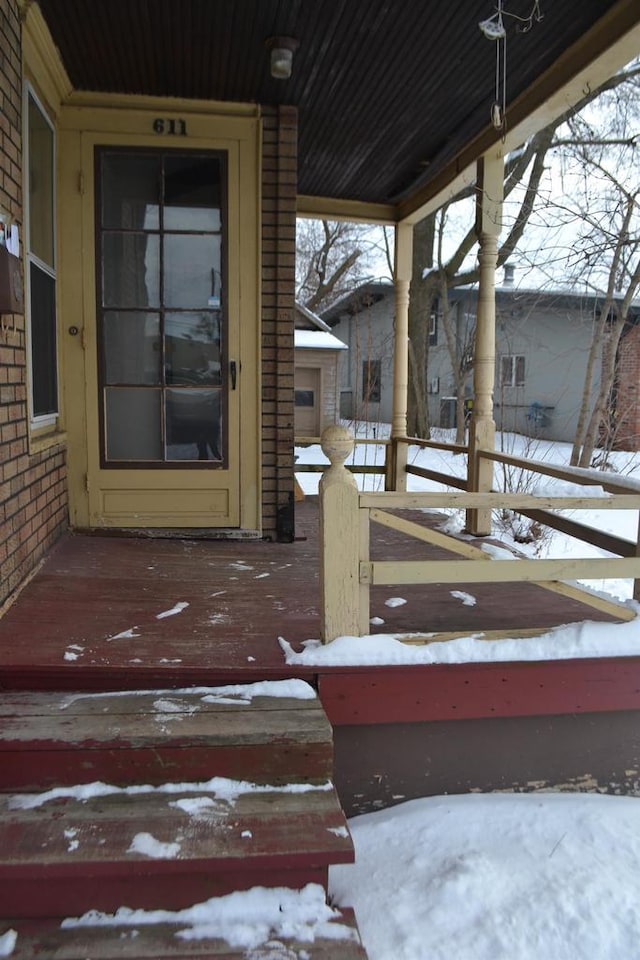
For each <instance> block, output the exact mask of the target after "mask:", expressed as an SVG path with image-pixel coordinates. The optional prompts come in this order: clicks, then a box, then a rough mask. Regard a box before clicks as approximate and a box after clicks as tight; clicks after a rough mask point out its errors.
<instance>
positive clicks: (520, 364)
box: [515, 357, 524, 387]
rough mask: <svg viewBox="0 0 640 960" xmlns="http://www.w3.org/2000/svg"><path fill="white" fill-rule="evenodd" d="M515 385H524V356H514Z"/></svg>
mask: <svg viewBox="0 0 640 960" xmlns="http://www.w3.org/2000/svg"><path fill="white" fill-rule="evenodd" d="M515 360H516V386H517V387H522V386H523V385H524V357H516V358H515Z"/></svg>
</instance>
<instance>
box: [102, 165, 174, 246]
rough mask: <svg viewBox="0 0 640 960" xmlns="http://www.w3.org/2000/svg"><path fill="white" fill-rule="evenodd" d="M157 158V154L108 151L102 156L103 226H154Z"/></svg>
mask: <svg viewBox="0 0 640 960" xmlns="http://www.w3.org/2000/svg"><path fill="white" fill-rule="evenodd" d="M159 192H160V161H159V158H158V157H152V156H143V155H135V154H134V155H132V154H126V155H125V154H120V153H111V154H106V155H105V156H103V158H102V226H103V227H105V228H107V229H108V228H111V229H117V228H118V227H121V228H124V229H127V230H157V229H158V228H159V226H160V215H159V210H160V206H159Z"/></svg>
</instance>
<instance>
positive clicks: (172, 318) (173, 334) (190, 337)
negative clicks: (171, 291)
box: [164, 312, 222, 386]
mask: <svg viewBox="0 0 640 960" xmlns="http://www.w3.org/2000/svg"><path fill="white" fill-rule="evenodd" d="M164 332H165V363H166V367H165V377H166V382H167V383H174V384H184V385H188V384H200V385H205V384H211V385H216V386H218V385H219V384H221V383H222V374H221V367H220V316H219V314H218V313H217V312H210V313H209V312H207V313H187V312H184V313H167V314H165V321H164Z"/></svg>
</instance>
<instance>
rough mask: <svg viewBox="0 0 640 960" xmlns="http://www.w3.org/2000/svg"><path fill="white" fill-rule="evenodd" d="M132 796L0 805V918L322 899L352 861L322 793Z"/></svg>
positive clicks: (229, 790) (293, 787)
mask: <svg viewBox="0 0 640 960" xmlns="http://www.w3.org/2000/svg"><path fill="white" fill-rule="evenodd" d="M132 789H133V791H134V792H129V791H127V792H125V791H124V790H120V791H119V792H117V793H109V792H108V791H109V788H108V787H107V786H106V785H103V786H102V787H99V786H93V787H90V788H88V790H87V791H86V792H87V795H88V799H82V796H83V794H82V792H80V793H78V791H77V790H76V791H73V792H74V794H75V795H74V796H68V795H67V796H65V795H64V794H65V793H67V794H68V792H69V791H65V789H64V788H61V789H58V790H53V791H50V792H48V793H45V794H17V795H16V794H13V795H12V794H4V795H2V796H0V904H2V909H3V913H5V914H6V915H9V916H34V917H35V916H68V915H70V914H77V913H78V912H84V911H86V910H89V909H99V910H106V911H113V910H115V909H117V908H118V907H119V906H122V905H123V904H126V906H128V907H135V908H144V909H151V908H164V909H172V910H177V909H181V908H183V907H186V906H188V905H189V904H192V903H195V902H197V901H199V900H205V899H207V898H208V897H212V896H220V895H222V894H227V893H231V892H232V891H233V890H246V889H248V888H249V887H252V886H265V887H274V886H290V887H295V888H300V887H302V886H304V885H305V884H307V883H319V884H322V885H323V886H325V887H326V880H327V869H328V867H329V865H330V864H332V863H350V862H352V861H353V845H352V842H351V837H350V836H349V831H348V829H347V825H346V821H345V818H344V814H343V812H342V809H341V807H340V802H339V800H338V797H337V795H336V792H335V789H334V788H333V787H332V786H331V784H327V785H325V786H324V787H320V788H317V787H315V788H314V787H310V786H309V785H307V784H304V783H297V784H290V785H288V786H283V787H282V788H280V789H277V788H276V789H273V788H268V787H263V788H260V787H257V788H256V787H253V785H251V784H248V783H246V782H241V781H231V780H224V779H218V778H217V779H216V780H215V781H213V782H212V783H211V784H209V785H206V786H204V785H203V786H201V787H198V786H197V785H192V787H191V789H189V787H188V786H187V785H183V786H182V789H178V785H174V784H170V785H167V787H166V788H161V789H160V790H159V791H153V792H151V791H149V790H148V788H146V789H145V788H144V787H143V788H138V787H134V788H132ZM256 790H257V791H259V792H256ZM96 791H97V793H98V795H96V796H92V795H89V794H93V793H95V792H96ZM100 793H102V794H103V795H100ZM60 794H62V796H61V795H60Z"/></svg>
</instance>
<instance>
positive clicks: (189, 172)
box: [164, 156, 221, 231]
mask: <svg viewBox="0 0 640 960" xmlns="http://www.w3.org/2000/svg"><path fill="white" fill-rule="evenodd" d="M164 203H165V208H164V228H165V230H216V231H217V230H220V206H221V203H220V161H219V160H217V159H213V158H211V157H189V156H176V157H167V158H166V159H165V163H164Z"/></svg>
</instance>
